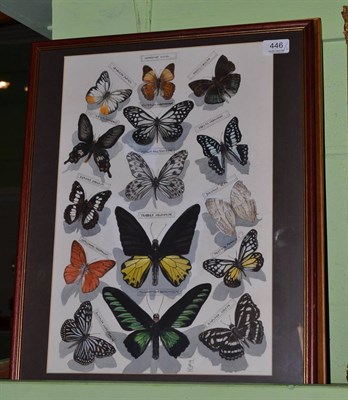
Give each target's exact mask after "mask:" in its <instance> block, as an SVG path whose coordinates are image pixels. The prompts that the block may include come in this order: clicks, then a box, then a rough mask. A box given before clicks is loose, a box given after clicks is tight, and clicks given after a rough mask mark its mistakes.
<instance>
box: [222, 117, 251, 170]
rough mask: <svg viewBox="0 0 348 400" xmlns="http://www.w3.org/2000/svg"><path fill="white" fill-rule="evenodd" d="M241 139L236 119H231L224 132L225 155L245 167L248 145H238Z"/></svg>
mask: <svg viewBox="0 0 348 400" xmlns="http://www.w3.org/2000/svg"><path fill="white" fill-rule="evenodd" d="M241 139H242V134H241V131H240V129H239V126H238V118H237V117H233V118H232V119H231V121H230V122H229V123H228V124H227V126H226V128H225V132H224V144H225V147H226V155H227V156H232V157H234V158H235V160H237V161H238V162H239V164H241V165H245V164H246V163H247V162H248V145H247V144H239V142H240V141H241Z"/></svg>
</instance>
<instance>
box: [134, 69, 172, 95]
mask: <svg viewBox="0 0 348 400" xmlns="http://www.w3.org/2000/svg"><path fill="white" fill-rule="evenodd" d="M173 79H174V64H173V63H171V64H169V65H167V66H166V67H165V68H164V70H163V71H162V73H161V76H160V77H159V78H158V77H157V75H156V72H155V71H154V70H153V69H152V68H151V67H149V66H148V65H144V67H143V82H145V85H143V86H142V88H141V91H142V93H143V95H144V97H145V98H146V100H150V101H151V100H153V99H154V98H155V96H157V95H158V94H159V93H160V94H161V96H162V97H163V98H164V99H165V100H169V99H171V98H172V96H173V94H174V91H175V85H174V84H173V83H172V82H170V81H172V80H173Z"/></svg>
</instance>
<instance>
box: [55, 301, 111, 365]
mask: <svg viewBox="0 0 348 400" xmlns="http://www.w3.org/2000/svg"><path fill="white" fill-rule="evenodd" d="M91 325H92V304H91V303H90V302H89V301H85V302H84V303H82V304H81V305H80V307H79V308H78V309H77V311H76V312H75V314H74V319H67V320H65V321H64V323H63V325H62V327H61V329H60V336H61V338H62V340H63V341H64V342H68V343H72V346H76V348H75V350H74V360H75V361H76V362H77V363H79V364H81V365H88V364H91V363H92V362H93V361H94V360H95V358H103V357H110V356H112V355H113V354H115V353H116V349H115V347H114V346H113V345H111V344H110V343H109V342H107V341H106V340H104V339H101V338H99V337H97V336H92V335H90V333H89V332H90V330H91ZM72 346H70V347H72Z"/></svg>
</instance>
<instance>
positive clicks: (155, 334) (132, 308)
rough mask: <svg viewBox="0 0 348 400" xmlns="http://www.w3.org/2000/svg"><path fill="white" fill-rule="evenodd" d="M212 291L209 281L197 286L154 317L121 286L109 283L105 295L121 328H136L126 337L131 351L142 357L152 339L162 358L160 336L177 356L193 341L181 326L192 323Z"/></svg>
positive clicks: (104, 291)
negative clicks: (121, 288)
mask: <svg viewBox="0 0 348 400" xmlns="http://www.w3.org/2000/svg"><path fill="white" fill-rule="evenodd" d="M210 291H211V285H210V284H209V283H205V284H201V285H198V286H195V287H194V288H193V289H191V290H190V291H188V292H187V293H186V294H185V295H184V296H183V297H181V298H180V300H178V301H177V302H176V303H175V304H174V305H172V306H171V307H170V308H169V309H168V310H167V311H166V312H165V314H164V315H163V316H162V317H161V318H160V317H159V315H158V314H155V315H154V316H153V318H151V317H150V315H149V314H147V312H145V311H144V310H143V309H142V308H141V307H140V306H139V305H138V304H137V303H135V302H134V301H133V300H132V299H131V298H130V297H129V296H128V295H126V294H125V293H124V292H122V291H121V290H119V289H116V288H112V287H105V288H104V289H103V297H104V300H105V301H106V303H107V304H108V306H109V307H110V309H111V311H112V312H113V314H114V316H115V318H116V319H117V321H118V323H119V324H120V325H121V328H122V329H124V330H126V331H133V332H132V333H130V334H129V335H128V336H127V337H126V339H125V340H124V342H123V343H124V344H125V346H126V348H127V350H128V351H129V353H130V354H131V355H132V356H133V357H134V358H138V357H140V356H141V355H142V354H143V353H144V351H145V350H146V348H147V346H148V345H149V343H150V342H151V341H152V358H153V359H155V360H157V359H158V358H159V339H161V342H162V344H163V346H164V347H165V349H166V350H167V352H168V354H169V355H170V356H172V357H175V358H177V357H178V356H180V354H181V353H182V352H183V351H184V350H185V349H186V348H187V347H188V346H189V344H190V341H189V339H188V338H187V336H186V335H185V334H183V333H182V332H180V331H179V330H178V329H177V328H186V327H187V326H190V325H191V324H192V323H193V321H194V320H195V318H196V317H197V314H198V313H199V310H200V309H201V307H202V306H203V304H204V302H205V301H206V300H207V298H208V296H209V293H210Z"/></svg>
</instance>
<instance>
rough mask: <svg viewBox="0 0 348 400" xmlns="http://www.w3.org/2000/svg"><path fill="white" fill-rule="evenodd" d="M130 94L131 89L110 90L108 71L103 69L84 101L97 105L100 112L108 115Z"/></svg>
mask: <svg viewBox="0 0 348 400" xmlns="http://www.w3.org/2000/svg"><path fill="white" fill-rule="evenodd" d="M131 94H132V90H131V89H120V90H111V82H110V76H109V73H108V72H107V71H103V72H102V73H101V74H100V76H99V78H98V80H97V82H96V85H95V86H93V87H91V88H90V89H89V90H88V92H87V94H86V101H87V103H88V104H91V105H97V106H98V107H99V110H100V113H101V114H103V115H109V114H112V113H113V112H114V111H116V110H117V109H118V105H119V104H120V103H123V102H124V101H126V100H127V99H128V98H129V97H130V96H131Z"/></svg>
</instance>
